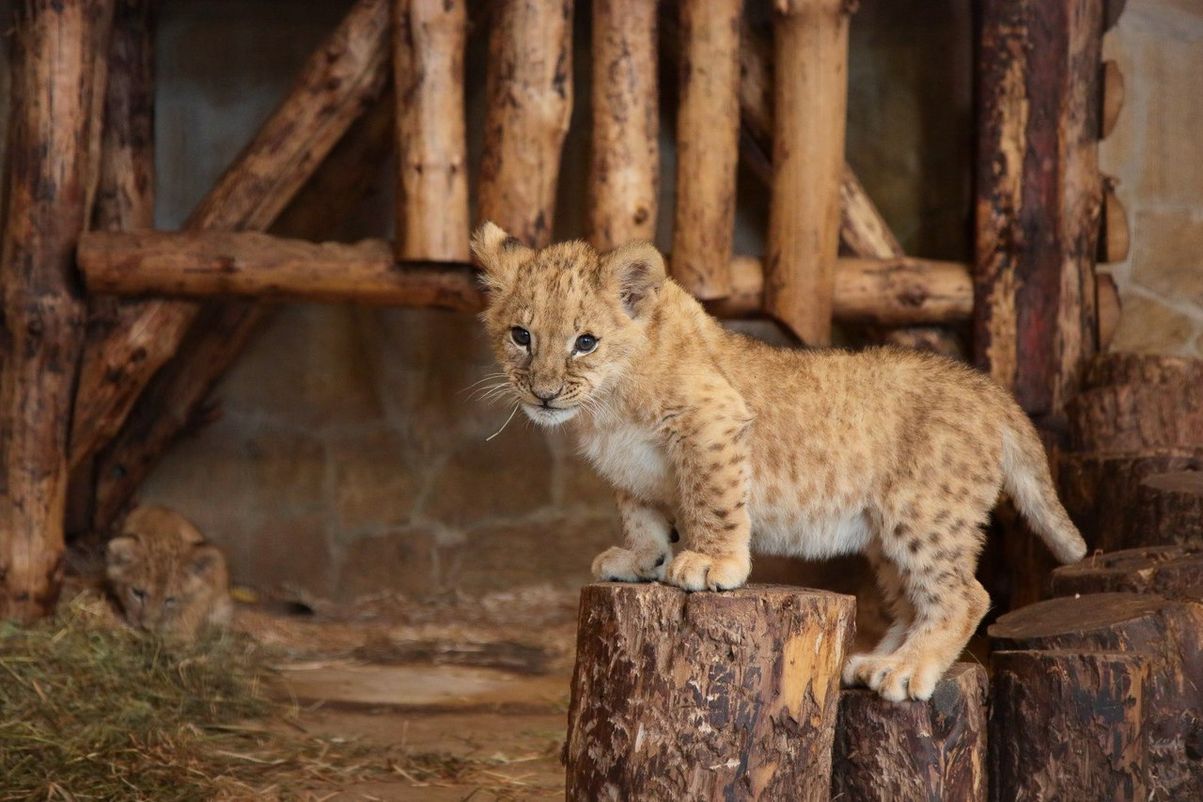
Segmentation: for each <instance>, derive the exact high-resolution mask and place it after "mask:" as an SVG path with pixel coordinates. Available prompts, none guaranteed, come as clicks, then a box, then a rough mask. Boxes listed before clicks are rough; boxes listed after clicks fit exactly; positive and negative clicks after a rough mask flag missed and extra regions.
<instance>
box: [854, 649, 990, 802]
mask: <svg viewBox="0 0 1203 802" xmlns="http://www.w3.org/2000/svg"><path fill="white" fill-rule="evenodd" d="M986 685H987V683H986V671H985V669H983V668H982V667H981V666H979V665H976V664H971V663H957V664H956V665H954V666H953V667H952V668H951V669H949V671H948V673H947V674H946V675H945V676H944V678H943V679H942V680H940V683H939V684H938V685H937V686H936V691H935V693H934V694H932V698H931V700H930V701H927V702H902V703H898V704H896V703H892V702H887V701H885V700H884V699H882V698H881V697H880V696H878V695H877V694H876V693H874V692H872V691H870V690H867V689H864V688H855V689H848V690H845V691H843V692H842V693H841V694H840V716H839V723H838V724H837V726H836V733H835V757H834V760H833V765H832V783H831V797H832V799H838V800H856V802H897V801H898V800H923V802H941V801H942V800H943V801H944V802H985V799H986V790H987V784H986Z"/></svg>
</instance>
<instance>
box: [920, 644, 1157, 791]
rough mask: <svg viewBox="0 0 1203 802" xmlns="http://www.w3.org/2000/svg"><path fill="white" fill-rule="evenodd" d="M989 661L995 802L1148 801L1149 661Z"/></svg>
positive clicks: (1045, 655) (1104, 657) (1006, 656)
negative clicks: (1146, 723) (1146, 703)
mask: <svg viewBox="0 0 1203 802" xmlns="http://www.w3.org/2000/svg"><path fill="white" fill-rule="evenodd" d="M991 660H992V662H993V663H994V685H993V696H992V699H993V703H992V705H991V709H990V783H991V797H990V798H991V799H992V800H993V801H994V802H1036V801H1037V800H1041V801H1044V800H1047V802H1053V800H1056V802H1079V801H1080V802H1102V801H1103V800H1114V802H1128V800H1137V799H1140V800H1144V799H1148V798H1149V797H1148V786H1147V782H1146V776H1147V771H1146V768H1147V766H1146V760H1147V754H1146V744H1145V729H1144V725H1143V722H1144V712H1145V711H1144V709H1143V708H1144V700H1145V697H1144V685H1145V681H1146V677H1147V674H1148V666H1147V665H1146V661H1145V659H1144V658H1143V657H1141V656H1140V655H1133V654H1116V653H1113V652H1085V653H1083V652H1062V651H1051V652H1038V651H1023V652H995V653H994V655H993V657H992V658H991ZM897 798H899V799H901V798H902V797H897ZM908 798H916V797H908Z"/></svg>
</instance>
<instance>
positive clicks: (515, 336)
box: [510, 326, 530, 348]
mask: <svg viewBox="0 0 1203 802" xmlns="http://www.w3.org/2000/svg"><path fill="white" fill-rule="evenodd" d="M510 339H512V340H513V341H514V342H516V343H517V344H518V345H521V346H522V347H523V348H529V347H530V332H529V331H527V330H526V329H524V328H522V327H521V326H514V328H512V329H510Z"/></svg>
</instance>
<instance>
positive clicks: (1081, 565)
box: [1052, 543, 1203, 601]
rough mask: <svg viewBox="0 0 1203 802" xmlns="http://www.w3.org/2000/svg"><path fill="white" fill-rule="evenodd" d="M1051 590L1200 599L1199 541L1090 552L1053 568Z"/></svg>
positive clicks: (1202, 552) (1202, 562)
mask: <svg viewBox="0 0 1203 802" xmlns="http://www.w3.org/2000/svg"><path fill="white" fill-rule="evenodd" d="M1052 590H1053V593H1054V594H1056V595H1057V596H1073V595H1075V594H1082V595H1085V594H1089V593H1113V592H1131V593H1155V594H1157V595H1159V596H1164V597H1166V598H1170V599H1185V600H1193V601H1203V544H1198V543H1196V544H1191V545H1185V546H1152V547H1149V548H1140V549H1124V550H1123V551H1113V552H1108V553H1105V554H1098V555H1094V556H1092V557H1088V558H1086V559H1085V560H1082V561H1081V562H1078V563H1074V564H1073V565H1065V566H1062V567H1060V568H1058V569H1057V570H1055V571H1053V576H1052Z"/></svg>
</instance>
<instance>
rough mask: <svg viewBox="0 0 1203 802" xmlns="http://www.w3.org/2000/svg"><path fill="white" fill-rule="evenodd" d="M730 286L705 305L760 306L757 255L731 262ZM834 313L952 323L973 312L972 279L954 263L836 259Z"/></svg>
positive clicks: (718, 308)
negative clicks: (729, 290)
mask: <svg viewBox="0 0 1203 802" xmlns="http://www.w3.org/2000/svg"><path fill="white" fill-rule="evenodd" d="M731 277H732V289H731V294H730V295H729V296H727V297H726V298H723V299H721V300H718V301H713V302H710V303H708V304H707V308H708V309H710V310H711V311H712V312H714V313H715V314H718V315H722V316H726V317H739V316H741V315H754V314H757V313H759V312H760V311H761V310H762V309H763V308H764V304H763V297H764V268H763V266H762V264H761V262H760V260H759V259H754V258H751V257H746V256H737V257H735V258H734V259H733V260H732V261H731ZM832 292H833V309H832V314H833V315H834V317H835V318H836V319H837V320H841V321H848V322H858V323H879V324H887V325H888V324H908V323H955V322H960V321H965V320H968V319H969V317H970V315H971V314H972V312H973V281H972V279H971V278H970V276H969V269H968V268H967V267H966V266H965V265H963V264H959V263H957V262H936V261H933V260H929V259H909V258H898V259H861V258H843V259H837V260H836V267H835V276H834V286H833V290H832Z"/></svg>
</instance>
